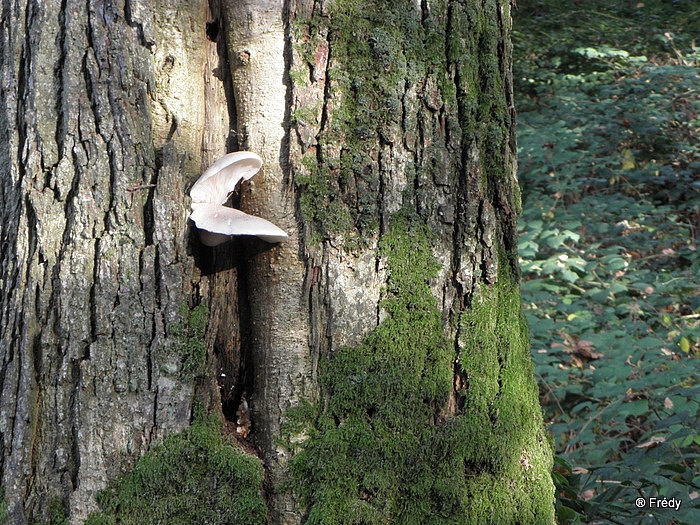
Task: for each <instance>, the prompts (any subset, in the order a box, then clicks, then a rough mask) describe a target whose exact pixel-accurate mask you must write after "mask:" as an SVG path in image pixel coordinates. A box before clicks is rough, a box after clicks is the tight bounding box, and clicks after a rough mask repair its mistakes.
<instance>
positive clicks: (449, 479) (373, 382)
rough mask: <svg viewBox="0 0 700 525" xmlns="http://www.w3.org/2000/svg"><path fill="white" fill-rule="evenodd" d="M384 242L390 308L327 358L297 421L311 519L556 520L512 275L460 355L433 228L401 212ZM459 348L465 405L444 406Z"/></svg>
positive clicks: (494, 293)
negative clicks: (447, 325) (434, 283)
mask: <svg viewBox="0 0 700 525" xmlns="http://www.w3.org/2000/svg"><path fill="white" fill-rule="evenodd" d="M381 251H382V254H383V255H384V256H385V257H386V259H387V268H388V273H389V277H388V282H387V288H386V293H385V297H384V300H383V302H382V307H383V308H384V310H385V311H386V313H387V317H386V318H385V319H384V320H383V321H382V323H381V324H380V325H379V326H378V327H377V328H376V329H375V330H374V331H372V332H371V333H370V334H368V335H367V336H366V338H365V339H364V341H363V342H362V343H361V344H359V345H358V346H356V347H346V348H342V349H339V350H338V351H337V352H335V353H334V354H333V355H332V356H331V357H330V358H329V359H328V360H327V361H326V362H325V363H324V366H323V368H322V371H321V374H320V377H319V379H320V381H321V384H322V386H323V389H324V394H325V400H324V402H323V403H322V404H320V405H317V406H310V405H307V406H305V407H304V408H303V409H300V410H298V411H297V412H296V414H295V415H293V417H292V421H293V422H292V423H290V425H289V427H288V430H289V431H290V434H291V433H293V434H297V435H299V434H303V433H305V434H307V435H308V439H307V440H306V441H304V442H302V443H301V445H300V446H299V447H298V450H297V453H296V455H295V456H294V458H293V459H292V462H291V468H292V473H293V477H294V480H293V483H292V484H293V487H294V489H295V490H296V492H297V493H298V495H299V496H300V497H301V498H302V500H303V503H304V504H305V505H306V506H307V508H308V520H307V522H306V523H307V525H320V524H323V525H327V524H339V525H340V524H342V525H351V524H358V525H359V524H368V525H370V524H371V525H377V524H406V525H408V524H416V525H419V524H420V525H426V524H435V525H438V524H439V525H445V524H465V525H466V524H499V525H507V524H516V523H517V524H523V525H525V524H551V523H554V516H553V514H554V507H553V500H554V495H553V486H552V482H551V478H550V471H551V461H552V458H551V451H550V449H549V444H548V442H547V440H546V439H545V438H544V429H543V426H542V417H541V414H540V412H539V404H538V398H537V391H536V385H535V383H534V378H533V375H532V366H531V364H530V362H529V353H528V341H527V328H526V326H525V325H524V324H523V323H522V316H521V315H520V304H519V291H518V288H517V285H515V284H513V282H512V280H510V279H508V278H507V277H508V276H505V277H504V282H503V284H501V283H499V284H497V285H495V286H494V287H491V288H490V289H489V290H490V291H489V292H488V295H487V294H484V296H483V297H482V298H476V299H475V303H474V305H473V308H472V310H470V311H468V312H467V313H466V314H465V315H464V317H463V319H462V321H461V325H460V330H461V337H460V346H461V349H460V351H459V355H458V356H457V355H455V354H456V351H455V345H454V344H452V343H451V342H450V341H449V340H448V339H447V338H446V337H445V335H444V330H443V325H442V321H441V313H440V311H439V310H438V308H437V307H436V301H435V299H434V297H433V296H432V294H431V291H430V288H429V286H428V280H429V279H430V278H432V277H434V276H435V275H436V272H437V269H438V267H437V263H436V261H435V260H434V258H433V256H432V254H431V251H430V245H429V242H428V237H427V232H426V228H425V226H422V225H420V224H418V223H417V222H415V223H413V222H411V221H410V220H409V219H407V218H405V217H403V216H401V215H399V216H395V217H394V218H393V223H392V226H391V229H390V231H389V233H388V234H386V235H385V236H384V237H383V238H382V240H381ZM504 266H507V265H504ZM477 301H478V304H477ZM472 354H473V355H472ZM470 355H471V357H470ZM457 358H459V361H460V362H461V364H458V365H457V367H458V370H459V373H460V374H461V375H462V377H464V378H466V380H467V384H466V385H465V389H464V390H463V391H462V392H460V394H461V395H463V396H464V398H463V400H464V409H463V410H461V411H460V412H459V413H458V414H457V415H454V416H447V415H445V414H444V413H442V412H441V409H442V408H443V407H444V406H445V404H446V402H447V400H448V397H449V395H450V392H451V390H452V388H453V381H454V368H453V367H454V366H455V365H454V362H455V359H457ZM477 375H478V376H480V377H481V376H483V377H484V380H483V381H481V380H480V379H479V378H477V377H476V376H477ZM321 407H323V408H321Z"/></svg>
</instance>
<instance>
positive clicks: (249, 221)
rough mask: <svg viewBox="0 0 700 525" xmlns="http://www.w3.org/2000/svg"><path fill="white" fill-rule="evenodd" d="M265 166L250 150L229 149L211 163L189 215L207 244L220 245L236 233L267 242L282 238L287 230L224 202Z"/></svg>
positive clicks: (195, 189)
mask: <svg viewBox="0 0 700 525" xmlns="http://www.w3.org/2000/svg"><path fill="white" fill-rule="evenodd" d="M261 166H262V159H261V158H260V157H259V156H258V155H256V154H255V153H252V152H250V151H237V152H235V153H229V154H227V155H224V156H223V157H221V158H220V159H218V160H217V161H216V162H214V164H212V165H211V166H210V167H209V168H208V169H207V170H206V171H205V172H204V173H202V176H201V177H199V179H197V182H195V183H194V186H192V189H191V190H190V197H192V213H191V214H190V219H192V221H193V222H194V223H195V225H196V226H197V229H198V230H199V238H200V240H201V241H202V244H204V245H205V246H218V245H219V244H223V243H225V242H226V241H229V240H231V238H232V237H233V236H235V235H255V236H256V237H258V238H260V239H262V240H264V241H267V242H281V241H283V240H285V239H286V238H287V234H286V233H285V232H284V231H283V230H281V229H280V228H278V227H277V226H275V225H274V224H272V223H271V222H270V221H266V220H265V219H262V218H260V217H255V216H253V215H248V214H247V213H244V212H242V211H241V210H237V209H235V208H229V207H228V206H224V204H225V203H226V201H227V200H228V196H229V194H230V193H231V192H232V191H234V190H235V189H236V186H237V185H238V183H239V182H240V181H241V180H248V179H250V178H251V177H252V176H253V175H255V174H256V173H257V172H258V171H260V168H261Z"/></svg>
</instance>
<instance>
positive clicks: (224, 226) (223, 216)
mask: <svg viewBox="0 0 700 525" xmlns="http://www.w3.org/2000/svg"><path fill="white" fill-rule="evenodd" d="M190 219H192V220H193V221H194V223H195V225H196V226H197V228H198V229H199V238H200V240H201V241H202V244H204V245H205V246H218V245H219V244H223V243H225V242H226V241H229V240H230V239H231V236H234V235H255V236H256V237H258V238H260V239H262V240H264V241H267V242H281V241H283V240H285V239H286V238H287V234H286V233H285V232H284V230H282V229H280V228H278V227H277V226H275V225H274V224H272V223H271V222H270V221H267V220H265V219H262V218H260V217H255V216H254V215H248V214H247V213H244V212H242V211H241V210H237V209H235V208H228V207H226V206H222V205H220V204H218V205H217V204H210V205H202V206H197V207H195V209H194V210H193V211H192V214H191V215H190Z"/></svg>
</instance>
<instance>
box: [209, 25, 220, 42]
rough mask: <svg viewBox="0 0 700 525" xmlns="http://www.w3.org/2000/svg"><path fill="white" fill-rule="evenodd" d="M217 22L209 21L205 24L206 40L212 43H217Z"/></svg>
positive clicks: (218, 28)
mask: <svg viewBox="0 0 700 525" xmlns="http://www.w3.org/2000/svg"><path fill="white" fill-rule="evenodd" d="M219 31H220V27H219V21H218V20H211V21H210V22H207V26H206V32H207V38H208V39H209V40H211V41H212V42H218V40H219Z"/></svg>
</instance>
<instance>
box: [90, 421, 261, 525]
mask: <svg viewBox="0 0 700 525" xmlns="http://www.w3.org/2000/svg"><path fill="white" fill-rule="evenodd" d="M262 481H263V467H262V463H261V462H260V460H259V459H258V458H257V457H254V456H250V455H248V454H245V453H244V452H242V451H241V450H240V448H239V446H238V445H237V444H236V443H235V442H230V441H228V440H227V439H226V438H224V437H222V434H221V423H220V422H219V420H218V419H217V418H215V417H214V416H211V417H206V416H204V415H201V414H196V415H195V420H194V422H193V423H192V425H191V426H190V427H188V428H187V429H185V430H184V431H182V432H180V433H175V434H171V435H169V436H168V437H167V438H165V440H163V441H162V442H161V443H159V444H157V445H155V446H153V447H152V448H151V450H150V451H149V452H147V453H146V454H145V455H144V456H142V457H141V458H140V459H139V460H138V462H137V463H136V465H135V466H134V467H133V469H132V470H130V471H129V472H128V473H127V474H125V475H124V476H121V477H119V478H117V479H115V480H113V481H112V482H111V483H110V485H109V487H108V488H106V489H105V490H103V491H102V492H100V494H99V495H98V498H97V502H98V504H99V505H100V508H101V511H100V512H93V513H92V514H91V515H90V517H89V518H88V520H87V521H86V522H85V523H86V525H117V524H119V525H129V524H133V525H142V524H144V523H148V524H152V525H157V524H162V525H165V524H168V525H178V524H180V525H191V524H192V523H211V524H222V523H235V524H237V525H263V524H265V523H267V506H266V503H265V499H264V498H263V495H262V489H261V487H262Z"/></svg>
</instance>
